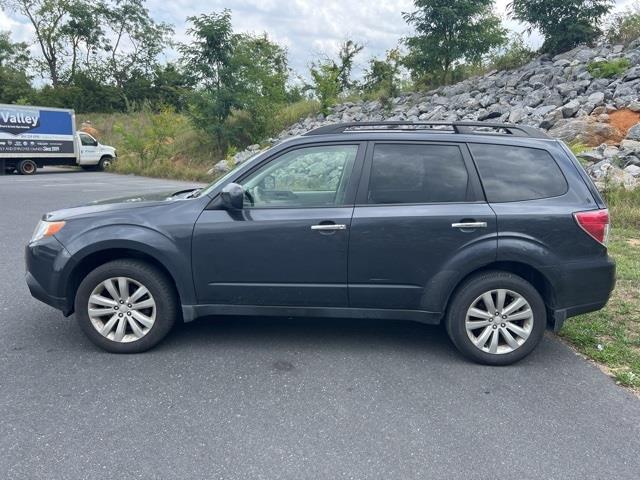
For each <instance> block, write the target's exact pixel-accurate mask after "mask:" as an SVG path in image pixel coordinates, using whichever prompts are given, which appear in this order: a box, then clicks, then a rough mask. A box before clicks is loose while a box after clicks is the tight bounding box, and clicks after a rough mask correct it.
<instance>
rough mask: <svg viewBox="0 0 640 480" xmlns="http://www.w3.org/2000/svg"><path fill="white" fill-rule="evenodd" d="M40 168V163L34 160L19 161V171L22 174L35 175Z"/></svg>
mask: <svg viewBox="0 0 640 480" xmlns="http://www.w3.org/2000/svg"><path fill="white" fill-rule="evenodd" d="M37 170H38V165H37V164H36V162H34V161H33V160H21V161H20V162H19V163H18V173H19V174H20V175H33V174H35V173H36V171H37Z"/></svg>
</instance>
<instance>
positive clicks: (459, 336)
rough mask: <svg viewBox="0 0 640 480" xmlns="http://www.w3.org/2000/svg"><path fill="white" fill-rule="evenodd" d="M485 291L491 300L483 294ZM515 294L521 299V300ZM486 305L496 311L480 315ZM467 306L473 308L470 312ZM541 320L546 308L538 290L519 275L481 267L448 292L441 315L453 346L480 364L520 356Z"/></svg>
mask: <svg viewBox="0 0 640 480" xmlns="http://www.w3.org/2000/svg"><path fill="white" fill-rule="evenodd" d="M487 293H489V294H490V295H491V300H489V298H488V297H486V296H485V295H486V294H487ZM501 297H502V305H503V308H502V309H500V308H499V306H500V301H501ZM485 298H487V301H486V302H485ZM519 298H520V299H522V300H523V301H524V302H525V303H524V304H522V306H519V305H520V304H521V301H520V300H518V299H519ZM489 302H491V303H489ZM487 305H489V306H488V307H487ZM491 306H493V307H494V308H493V309H494V310H499V312H491V314H492V316H491V318H489V316H488V315H487V316H485V315H480V314H481V313H482V312H485V311H488V310H490V309H491ZM472 307H475V308H476V309H477V310H473V312H470V309H471V308H472ZM495 313H500V315H498V316H496V315H495ZM505 314H507V315H506V318H505ZM509 319H513V320H511V321H510V320H509ZM468 322H471V323H468ZM546 324H547V313H546V308H545V304H544V301H543V299H542V297H541V296H540V293H538V291H537V290H536V289H535V287H534V286H533V285H531V284H530V283H529V282H527V281H526V280H524V279H523V278H522V277H519V276H517V275H514V274H512V273H509V272H502V271H489V272H483V273H480V274H477V275H474V276H473V277H471V278H469V279H468V280H466V281H465V282H464V283H462V284H461V285H460V286H459V287H458V288H457V290H456V292H455V293H454V295H453V298H452V300H451V302H450V304H449V309H448V311H447V317H446V320H445V326H446V328H447V333H448V334H449V337H450V338H451V341H452V342H453V344H454V345H455V346H456V348H457V349H458V350H459V351H460V352H461V353H462V354H463V355H464V356H466V357H467V358H469V359H471V360H473V361H475V362H477V363H482V364H485V365H511V364H513V363H515V362H518V361H520V360H522V359H523V358H524V357H526V356H527V355H529V354H530V353H531V352H532V351H533V350H534V349H535V348H536V347H537V346H538V344H539V343H540V340H542V336H543V334H544V330H545V327H546ZM467 325H468V326H469V328H467ZM505 332H506V333H505ZM516 332H517V333H516ZM487 335H488V336H487ZM496 336H497V341H496V342H494V337H496ZM471 337H473V339H472V338H471ZM508 337H511V338H510V339H508ZM525 337H526V338H525ZM509 342H510V343H509ZM476 344H479V345H480V346H477V345H476ZM492 350H494V351H493V352H492Z"/></svg>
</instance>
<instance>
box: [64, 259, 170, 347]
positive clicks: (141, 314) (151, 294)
mask: <svg viewBox="0 0 640 480" xmlns="http://www.w3.org/2000/svg"><path fill="white" fill-rule="evenodd" d="M119 278H125V279H126V281H127V284H128V286H127V287H125V289H126V290H127V293H125V295H120V297H123V298H122V301H121V300H120V298H117V297H118V295H113V294H111V293H109V290H108V289H107V287H106V286H104V284H103V282H108V281H109V279H115V280H114V282H113V283H112V284H111V291H113V292H114V293H115V294H119V293H120V290H121V288H122V287H123V285H120V283H119V281H118V279H119ZM140 287H143V288H146V289H147V294H143V295H140V296H139V298H137V299H135V297H136V293H137V292H138V288H140ZM114 289H115V290H114ZM92 295H94V296H93V297H92ZM127 295H129V296H130V297H131V298H133V301H132V302H131V303H127V302H126V300H125V298H124V297H126V296H127ZM90 297H91V300H90ZM116 298H117V299H116ZM95 299H98V300H99V303H95ZM114 300H115V301H114ZM149 300H151V302H149ZM90 301H91V305H90ZM149 303H153V307H149V308H142V306H143V305H147V304H149ZM135 305H140V307H139V308H137V309H136V308H135ZM116 307H117V308H116ZM129 307H134V308H129ZM90 308H92V312H93V314H91V315H90V312H89V309H90ZM112 310H113V312H112ZM75 311H76V319H77V321H78V324H79V325H80V328H81V329H82V330H83V332H84V333H85V334H86V335H87V336H88V337H89V339H90V340H91V341H92V342H93V343H95V344H96V345H97V346H99V347H100V348H102V349H104V350H107V351H108V352H112V353H141V352H144V351H146V350H149V349H150V348H152V347H154V346H155V345H157V344H158V343H159V342H160V341H162V340H163V339H164V338H165V337H166V336H167V334H168V333H169V331H170V330H171V328H172V327H173V325H174V323H175V322H176V320H177V318H178V299H177V295H176V292H175V289H174V287H173V285H172V284H171V282H170V281H169V279H168V278H167V277H166V275H164V273H163V272H161V271H160V270H158V269H157V268H155V267H154V266H152V265H149V264H148V263H145V262H141V261H138V260H115V261H113V262H109V263H106V264H104V265H102V266H100V267H98V268H96V269H95V270H93V271H92V272H90V273H89V274H88V275H87V276H86V277H85V278H84V280H82V282H81V283H80V286H79V287H78V291H77V293H76V298H75ZM107 311H108V312H107ZM96 312H97V313H96ZM134 312H135V313H134ZM143 320H144V323H142V321H143ZM110 322H112V323H111V325H107V324H109V323H110ZM121 324H122V325H124V326H123V327H122V328H120V325H121ZM134 326H137V328H134ZM98 329H104V330H106V334H104V335H103V334H102V333H100V332H99V331H98ZM119 335H120V338H118V336H119Z"/></svg>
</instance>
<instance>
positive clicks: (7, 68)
mask: <svg viewBox="0 0 640 480" xmlns="http://www.w3.org/2000/svg"><path fill="white" fill-rule="evenodd" d="M29 60H30V55H29V46H28V45H27V44H26V43H22V42H20V43H14V42H12V41H11V37H10V35H9V32H0V103H15V102H18V101H20V100H22V99H24V98H25V97H27V96H28V95H30V93H31V91H32V88H31V78H30V77H29V75H28V73H27V69H28V66H29Z"/></svg>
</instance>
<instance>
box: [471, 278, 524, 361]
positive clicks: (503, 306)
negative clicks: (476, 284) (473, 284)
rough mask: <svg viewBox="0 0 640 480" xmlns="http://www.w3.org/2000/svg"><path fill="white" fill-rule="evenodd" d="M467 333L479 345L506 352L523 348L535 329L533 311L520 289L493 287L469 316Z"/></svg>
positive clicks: (499, 353) (491, 350) (497, 352)
mask: <svg viewBox="0 0 640 480" xmlns="http://www.w3.org/2000/svg"><path fill="white" fill-rule="evenodd" d="M465 328H466V331H467V336H468V337H469V339H470V340H471V342H472V343H473V344H474V345H475V347H476V348H478V349H479V350H482V351H483V352H486V353H491V354H497V355H502V354H506V353H511V352H513V351H515V350H517V349H518V348H520V347H521V346H522V345H524V343H525V342H526V341H527V339H528V338H529V335H531V331H532V330H533V311H532V310H531V305H529V302H528V301H527V300H526V299H525V298H524V297H523V296H522V295H520V294H519V293H517V292H514V291H512V290H507V289H495V290H489V291H487V292H485V293H483V294H482V295H480V296H479V297H478V298H476V299H475V300H474V301H473V303H472V304H471V306H470V307H469V309H468V310H467V315H466V318H465Z"/></svg>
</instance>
